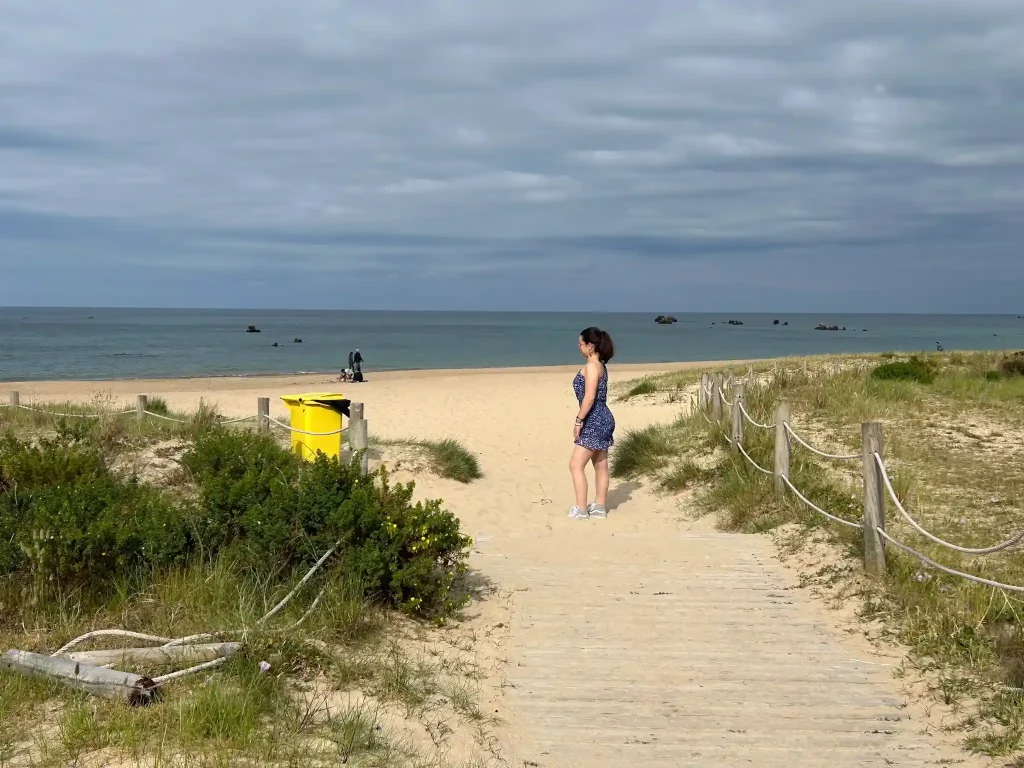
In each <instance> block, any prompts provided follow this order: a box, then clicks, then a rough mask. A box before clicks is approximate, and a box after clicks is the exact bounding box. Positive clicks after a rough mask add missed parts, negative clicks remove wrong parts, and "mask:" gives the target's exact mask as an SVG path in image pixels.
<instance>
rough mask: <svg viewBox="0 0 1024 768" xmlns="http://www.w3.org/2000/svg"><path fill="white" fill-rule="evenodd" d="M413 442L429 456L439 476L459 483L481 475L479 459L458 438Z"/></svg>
mask: <svg viewBox="0 0 1024 768" xmlns="http://www.w3.org/2000/svg"><path fill="white" fill-rule="evenodd" d="M415 444H416V445H417V446H419V447H420V448H422V449H423V450H424V451H425V452H426V454H427V456H429V457H430V462H431V466H432V468H433V470H434V472H435V473H436V474H437V475H439V476H440V477H444V478H448V479H449V480H457V481H458V482H460V483H469V482H472V481H473V480H479V479H480V478H481V477H483V472H481V471H480V460H479V459H477V457H476V455H475V454H473V453H471V452H470V451H469V450H468V449H467V448H466V447H465V446H464V445H463V444H462V443H460V442H459V441H458V440H453V439H452V438H445V439H443V440H417V441H416V443H415Z"/></svg>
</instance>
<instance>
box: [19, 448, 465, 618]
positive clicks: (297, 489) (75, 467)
mask: <svg viewBox="0 0 1024 768" xmlns="http://www.w3.org/2000/svg"><path fill="white" fill-rule="evenodd" d="M182 463H183V465H184V466H185V467H186V469H187V470H188V472H189V473H190V474H191V476H192V478H193V479H194V482H195V486H196V489H195V490H196V493H195V494H194V495H189V494H180V493H172V492H169V491H165V490H161V489H158V488H155V487H152V486H148V485H145V484H142V483H140V482H138V481H136V480H134V479H130V478H129V479H126V478H124V477H122V476H120V475H118V474H117V473H115V472H113V471H112V470H111V469H110V467H109V466H108V465H107V463H106V460H105V458H104V456H103V454H102V453H101V452H100V451H99V450H98V449H96V448H95V447H92V446H91V445H89V444H82V443H79V442H78V441H77V438H76V436H75V435H74V434H66V435H64V437H63V438H59V439H48V440H43V441H41V442H39V443H38V444H37V445H33V444H30V443H27V442H21V441H18V440H16V439H14V438H13V437H7V438H5V439H4V440H3V441H0V530H2V531H3V532H4V535H3V536H2V537H0V577H8V578H12V577H13V578H15V579H19V578H21V579H24V580H25V582H26V585H28V586H30V587H32V588H33V589H32V595H31V596H32V599H40V598H43V597H45V596H47V595H51V596H52V595H55V594H56V593H58V592H62V591H66V590H68V589H76V588H81V589H83V591H85V592H88V593H89V594H91V595H94V596H101V597H102V595H103V594H104V593H105V591H106V590H108V589H109V588H110V587H111V586H112V585H113V584H114V582H115V581H116V580H118V579H123V578H124V577H125V576H134V575H135V574H138V573H140V572H148V571H152V570H153V569H159V568H166V567H169V566H176V565H180V564H184V563H185V562H186V561H188V560H189V559H196V558H199V559H203V558H208V559H213V558H217V557H221V556H223V555H227V556H228V557H229V558H230V559H231V560H232V561H235V562H238V563H239V564H240V565H243V566H246V567H248V568H250V569H251V570H252V571H253V572H255V573H259V574H263V575H266V576H279V575H280V574H281V573H290V572H292V571H294V570H296V569H304V568H307V567H308V566H309V565H310V564H311V563H312V562H313V560H315V559H316V558H318V557H319V556H320V555H322V554H323V553H324V552H326V551H327V550H328V549H329V548H330V547H331V546H333V545H334V544H335V543H339V542H340V546H339V547H338V550H337V555H336V558H337V559H338V561H340V563H341V567H343V568H345V569H348V571H349V572H350V574H351V575H352V576H353V577H354V578H355V580H356V581H358V583H360V584H363V585H365V589H366V592H367V593H368V594H369V595H370V596H372V597H375V598H378V599H381V600H383V601H387V602H391V603H393V604H395V605H400V606H402V607H403V608H404V609H406V610H409V611H411V612H415V613H419V614H423V615H443V614H445V613H448V612H450V611H452V610H454V608H455V607H456V603H457V601H456V599H455V597H454V596H453V586H454V584H455V581H456V579H457V578H458V577H459V576H460V575H461V574H463V573H464V572H465V570H466V560H467V558H468V555H469V546H470V543H471V542H470V540H469V538H468V537H466V536H463V535H462V534H461V532H460V531H459V521H458V519H457V518H456V517H455V516H454V515H452V514H451V513H450V512H448V511H446V510H444V509H442V508H441V503H440V502H439V501H428V502H420V503H416V504H414V503H413V501H412V497H413V492H414V487H413V485H412V484H409V485H402V484H396V485H391V483H390V482H389V481H388V477H387V474H386V472H385V471H384V470H383V469H381V470H379V471H378V472H377V473H375V474H373V475H371V476H369V477H362V476H361V475H360V472H359V466H358V464H356V463H352V464H345V463H341V462H339V461H338V460H337V459H335V458H328V457H326V456H324V455H323V454H320V455H318V457H317V458H316V460H315V461H312V462H300V461H299V460H298V459H297V458H296V457H295V456H294V454H292V453H290V452H289V451H287V450H285V449H283V448H281V447H279V446H278V445H277V444H276V443H275V442H274V440H273V439H272V438H270V437H269V436H265V435H260V434H257V433H251V432H243V431H225V430H216V429H215V430H210V431H206V432H202V433H200V434H199V435H197V437H196V439H195V442H194V443H193V444H192V446H191V447H190V448H189V450H188V451H187V452H186V453H185V455H184V457H183V459H182Z"/></svg>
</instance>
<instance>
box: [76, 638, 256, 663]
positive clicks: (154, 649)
mask: <svg viewBox="0 0 1024 768" xmlns="http://www.w3.org/2000/svg"><path fill="white" fill-rule="evenodd" d="M241 647H242V644H241V643H203V644H198V645H171V646H163V647H161V646H149V647H148V648H112V649H110V650H106V651H79V652H77V653H69V654H68V655H67V658H69V659H71V660H72V661H79V662H82V663H83V664H90V665H94V666H97V667H103V666H106V665H108V664H114V665H118V664H126V665H127V664H170V663H175V664H177V663H182V662H183V663H186V664H201V663H202V662H204V661H213V660H214V659H219V658H221V657H230V656H234V655H235V654H236V653H238V650H239V649H240V648H241Z"/></svg>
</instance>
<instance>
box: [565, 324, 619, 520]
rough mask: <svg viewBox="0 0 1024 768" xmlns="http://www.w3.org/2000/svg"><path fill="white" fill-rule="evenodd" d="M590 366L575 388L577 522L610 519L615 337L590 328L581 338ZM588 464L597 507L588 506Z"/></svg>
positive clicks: (573, 461) (571, 465) (573, 511)
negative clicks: (611, 374) (611, 382)
mask: <svg viewBox="0 0 1024 768" xmlns="http://www.w3.org/2000/svg"><path fill="white" fill-rule="evenodd" d="M579 350H580V354H581V355H583V357H584V359H586V361H587V362H586V365H584V366H583V369H582V370H581V371H580V372H579V373H577V374H576V378H575V379H573V382H572V388H573V391H574V392H575V393H576V400H577V402H578V403H579V406H580V408H579V412H578V413H577V414H576V425H575V426H574V427H573V431H572V436H573V442H574V443H575V448H573V451H572V458H571V459H570V460H569V472H570V474H571V475H572V487H573V490H575V491H576V504H575V505H574V506H573V507H572V509H570V510H569V517H570V518H572V519H574V520H589V519H590V518H604V517H607V516H608V509H607V507H606V506H605V505H606V504H607V503H608V449H609V448H611V447H612V445H613V444H614V443H615V438H614V434H615V417H614V416H612V412H611V410H610V409H609V408H608V365H607V364H608V361H609V360H611V359H612V355H614V354H615V347H614V345H613V344H612V337H611V336H609V335H608V334H607V333H605V332H604V331H602V330H601V329H600V328H587V329H585V330H584V331H583V332H582V333H581V334H580V337H579ZM587 464H593V465H594V485H595V494H594V496H595V498H594V503H593V504H590V505H588V504H587V474H586V471H585V470H586V468H587Z"/></svg>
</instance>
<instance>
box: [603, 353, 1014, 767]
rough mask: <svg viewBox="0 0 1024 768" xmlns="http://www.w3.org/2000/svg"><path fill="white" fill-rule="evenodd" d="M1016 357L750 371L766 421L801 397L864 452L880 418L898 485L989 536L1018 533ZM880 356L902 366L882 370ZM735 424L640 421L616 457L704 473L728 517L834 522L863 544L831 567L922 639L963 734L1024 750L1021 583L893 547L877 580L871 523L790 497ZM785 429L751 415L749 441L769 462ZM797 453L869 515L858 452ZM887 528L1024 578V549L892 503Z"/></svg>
mask: <svg viewBox="0 0 1024 768" xmlns="http://www.w3.org/2000/svg"><path fill="white" fill-rule="evenodd" d="M1006 359H1008V356H1006V355H1004V354H998V353H948V354H929V355H926V356H922V357H921V358H918V360H917V361H912V360H911V356H909V355H900V354H897V353H888V354H886V355H884V356H879V357H876V358H874V360H873V361H866V360H865V359H864V358H862V357H861V358H850V359H835V360H831V361H828V362H827V363H826V362H824V361H812V364H811V366H810V371H809V373H808V374H804V373H803V371H802V368H801V367H799V366H788V367H787V366H780V371H779V373H778V374H775V373H773V372H770V373H767V374H765V375H764V376H762V377H760V378H759V379H758V382H759V383H758V385H756V386H748V387H747V390H746V395H745V400H744V402H745V406H746V408H747V410H748V411H749V412H750V414H751V416H752V417H753V418H754V419H755V420H757V421H760V422H762V423H766V424H770V423H773V422H774V407H775V404H776V403H777V402H778V401H779V400H781V399H785V400H787V401H788V402H789V403H790V404H791V407H792V412H793V424H794V428H795V429H796V430H797V431H798V432H799V433H800V434H801V435H802V436H804V437H805V439H808V440H809V441H810V442H811V443H812V444H814V445H817V446H819V447H821V448H823V449H825V450H827V451H830V452H838V453H858V452H859V451H860V450H861V427H860V425H861V422H863V421H868V420H880V421H882V422H883V424H884V429H885V441H886V447H885V461H886V465H887V467H888V469H889V471H890V474H891V476H892V479H893V485H894V488H895V490H896V493H897V496H898V497H899V498H900V499H901V501H903V502H904V504H905V506H906V507H907V508H908V510H909V511H910V512H911V513H912V514H913V515H914V516H915V518H916V519H917V520H918V521H919V522H920V523H921V524H922V525H924V527H925V528H927V529H928V530H930V531H932V532H933V533H935V534H936V535H938V536H940V537H942V538H944V539H946V540H949V541H953V542H956V543H958V544H961V545H964V546H973V547H979V546H985V545H988V544H991V543H994V542H997V541H1000V540H1003V539H1005V538H1007V537H1009V536H1010V535H1011V534H1012V533H1013V532H1014V531H1015V530H1016V529H1017V528H1018V527H1019V526H1020V525H1021V514H1020V513H1021V503H1020V498H1021V497H1022V492H1024V461H1022V459H1024V378H1022V377H1017V376H1007V375H1005V374H1003V373H1002V363H1003V362H1004V361H1005V360H1006ZM893 362H895V363H897V364H902V365H896V366H893V365H892V364H893ZM866 363H868V364H866ZM882 365H887V366H889V367H887V368H885V369H883V371H884V372H883V373H882V374H880V375H877V376H876V375H873V371H875V370H876V369H877V368H878V367H879V366H882ZM907 371H909V373H906V372H907ZM922 371H924V372H925V374H924V375H918V374H919V373H920V372H922ZM892 372H895V373H892ZM904 373H906V375H904ZM993 374H996V375H993ZM893 376H895V378H892V377H893ZM726 422H728V413H727V419H726ZM727 430H728V426H727V423H726V424H722V425H709V424H708V423H707V422H706V421H705V420H704V418H703V416H701V415H700V414H691V415H688V416H685V417H684V418H682V419H680V420H679V421H677V422H676V423H674V424H668V425H663V426H657V427H650V428H648V429H645V430H640V431H637V432H632V433H628V434H627V435H625V436H624V437H623V439H622V440H621V441H620V443H619V446H618V450H619V451H620V456H621V457H620V458H619V460H618V461H616V462H614V463H613V467H612V470H613V472H614V473H615V474H616V475H618V476H620V477H635V476H637V475H646V476H647V477H650V478H652V479H653V480H655V481H656V482H658V483H659V484H661V485H662V487H664V488H669V489H670V488H673V486H674V484H673V478H674V477H675V476H677V475H678V476H680V477H681V478H685V479H687V480H688V481H689V482H690V483H693V482H696V483H699V484H701V490H700V492H699V494H698V496H697V504H698V506H699V508H700V509H702V510H703V511H705V512H707V513H713V514H715V515H717V517H718V522H719V525H720V526H721V527H723V528H725V529H727V530H735V531H747V532H758V531H768V530H773V529H776V528H778V527H779V526H780V525H783V524H787V523H797V524H798V525H799V526H801V528H802V529H804V530H808V529H814V530H818V531H820V532H822V533H825V534H826V535H827V536H828V538H830V539H831V540H832V541H834V542H835V543H836V544H837V545H838V546H839V547H840V551H841V552H843V553H845V554H846V555H848V556H849V557H850V560H849V561H848V565H846V566H844V567H842V568H839V569H837V570H835V571H834V572H833V573H832V576H831V577H830V578H834V579H836V580H837V581H838V582H840V583H841V584H840V586H839V587H837V589H838V591H839V592H840V593H841V592H843V591H844V590H845V592H847V593H849V594H857V595H860V596H861V600H862V604H861V609H860V612H861V615H862V616H863V617H864V618H865V619H880V620H881V621H882V622H883V626H884V627H886V631H887V632H889V633H891V635H892V636H893V637H894V638H895V639H897V640H899V641H900V642H901V643H904V644H905V645H906V646H907V647H908V648H909V650H910V653H909V656H908V660H907V664H906V670H909V669H910V668H913V669H914V670H915V672H918V673H921V674H923V675H925V677H926V679H927V680H928V681H930V685H931V686H932V688H933V692H934V695H935V696H936V698H937V699H939V700H941V701H943V702H944V703H945V704H947V705H949V706H951V707H953V709H954V712H955V713H956V714H957V717H958V718H959V720H958V722H957V725H958V726H959V727H960V728H961V729H962V730H963V731H965V732H966V733H967V734H968V735H967V737H966V742H965V745H966V746H967V747H968V748H970V749H971V750H974V751H977V752H982V753H985V754H989V755H1000V756H1002V755H1013V756H1015V757H1016V758H1017V759H1018V760H1019V759H1020V757H1021V753H1022V750H1024V626H1022V623H1021V616H1022V615H1024V600H1022V599H1021V595H1020V593H1012V592H1003V591H1000V590H993V589H990V588H988V587H985V586H981V585H977V584H973V583H971V582H968V581H966V580H963V579H959V578H956V577H951V576H946V575H945V574H942V573H940V572H937V571H934V570H932V569H930V568H928V567H926V566H925V565H923V564H922V563H921V562H920V561H919V560H917V559H916V558H913V557H912V556H909V555H904V554H903V553H901V552H899V551H895V549H894V548H893V547H889V549H888V556H887V572H886V574H885V577H884V578H883V579H882V580H880V581H878V582H876V583H865V582H863V580H861V579H860V578H859V576H858V572H859V565H858V563H859V558H860V557H861V552H862V546H863V545H862V540H861V534H860V532H859V531H857V530H855V529H849V528H846V527H842V526H839V525H838V524H835V523H831V522H829V521H827V520H826V519H824V518H823V517H821V516H820V515H817V514H816V513H814V512H812V511H811V510H809V509H808V508H806V507H805V506H804V505H803V504H802V503H800V502H799V501H798V500H796V499H795V498H794V497H793V496H792V494H788V493H787V494H786V495H785V497H783V498H781V499H780V498H776V496H775V495H774V493H773V481H772V479H771V478H770V477H766V476H764V475H762V474H761V473H759V472H757V471H756V470H754V469H753V468H752V467H750V466H749V465H748V464H747V461H746V460H745V459H744V458H743V457H742V456H739V455H738V454H735V453H733V452H732V451H731V450H729V449H728V447H727V444H726V437H727ZM774 439H775V437H774V430H773V429H769V430H760V429H757V428H755V427H752V426H751V425H749V424H748V425H747V426H746V435H745V440H744V446H745V449H746V450H747V452H748V453H749V454H750V455H751V457H752V458H753V459H754V461H756V462H758V463H759V464H760V465H761V466H763V467H765V468H769V469H770V468H771V467H772V464H773V461H774ZM791 456H792V458H791V467H790V478H791V480H792V482H793V484H794V485H795V486H796V487H797V488H799V489H800V490H801V492H802V493H804V495H806V496H807V497H808V498H809V499H811V500H812V501H813V502H814V503H816V504H818V505H819V506H821V507H822V508H824V509H826V510H828V511H829V512H831V513H832V514H835V515H838V516H840V517H844V518H846V519H849V520H852V521H859V520H860V519H861V518H862V516H863V506H862V494H863V490H862V478H861V468H860V462H859V461H854V462H849V463H842V462H828V461H825V460H823V459H819V458H818V457H815V456H813V455H811V454H809V453H808V452H807V451H805V450H804V449H803V448H802V447H800V446H798V445H797V444H796V443H795V442H794V443H793V445H792V453H791ZM681 484H682V485H683V486H684V487H685V483H681ZM886 527H887V530H888V531H889V532H890V533H891V534H892V535H893V536H895V537H896V538H897V539H898V540H900V541H904V542H906V543H907V544H909V545H911V546H913V547H914V548H915V549H917V550H918V551H921V552H922V553H924V554H926V555H928V556H929V557H932V558H933V559H935V560H937V561H939V562H941V563H944V564H946V565H947V566H950V567H952V568H955V569H957V570H962V571H967V572H970V573H975V574H978V575H982V576H985V577H987V578H990V579H994V580H997V581H1002V582H1005V583H1009V584H1016V585H1024V558H1021V556H1020V553H1019V550H1010V551H1007V552H1003V553H999V554H996V555H990V556H987V557H977V556H970V555H963V554H959V553H956V552H953V551H950V550H948V549H945V548H942V547H939V546H938V545H934V544H932V543H931V542H929V541H927V540H926V539H924V538H922V537H921V536H920V535H919V534H917V533H916V532H915V531H914V530H913V529H912V528H911V527H910V526H909V525H907V524H906V523H905V522H904V521H903V520H902V519H901V518H900V517H899V515H898V513H897V512H896V510H895V509H894V508H893V506H892V504H891V503H889V504H888V514H887V520H886ZM906 670H901V673H902V672H903V671H906ZM1014 764H1022V765H1024V762H1018V763H1014Z"/></svg>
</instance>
